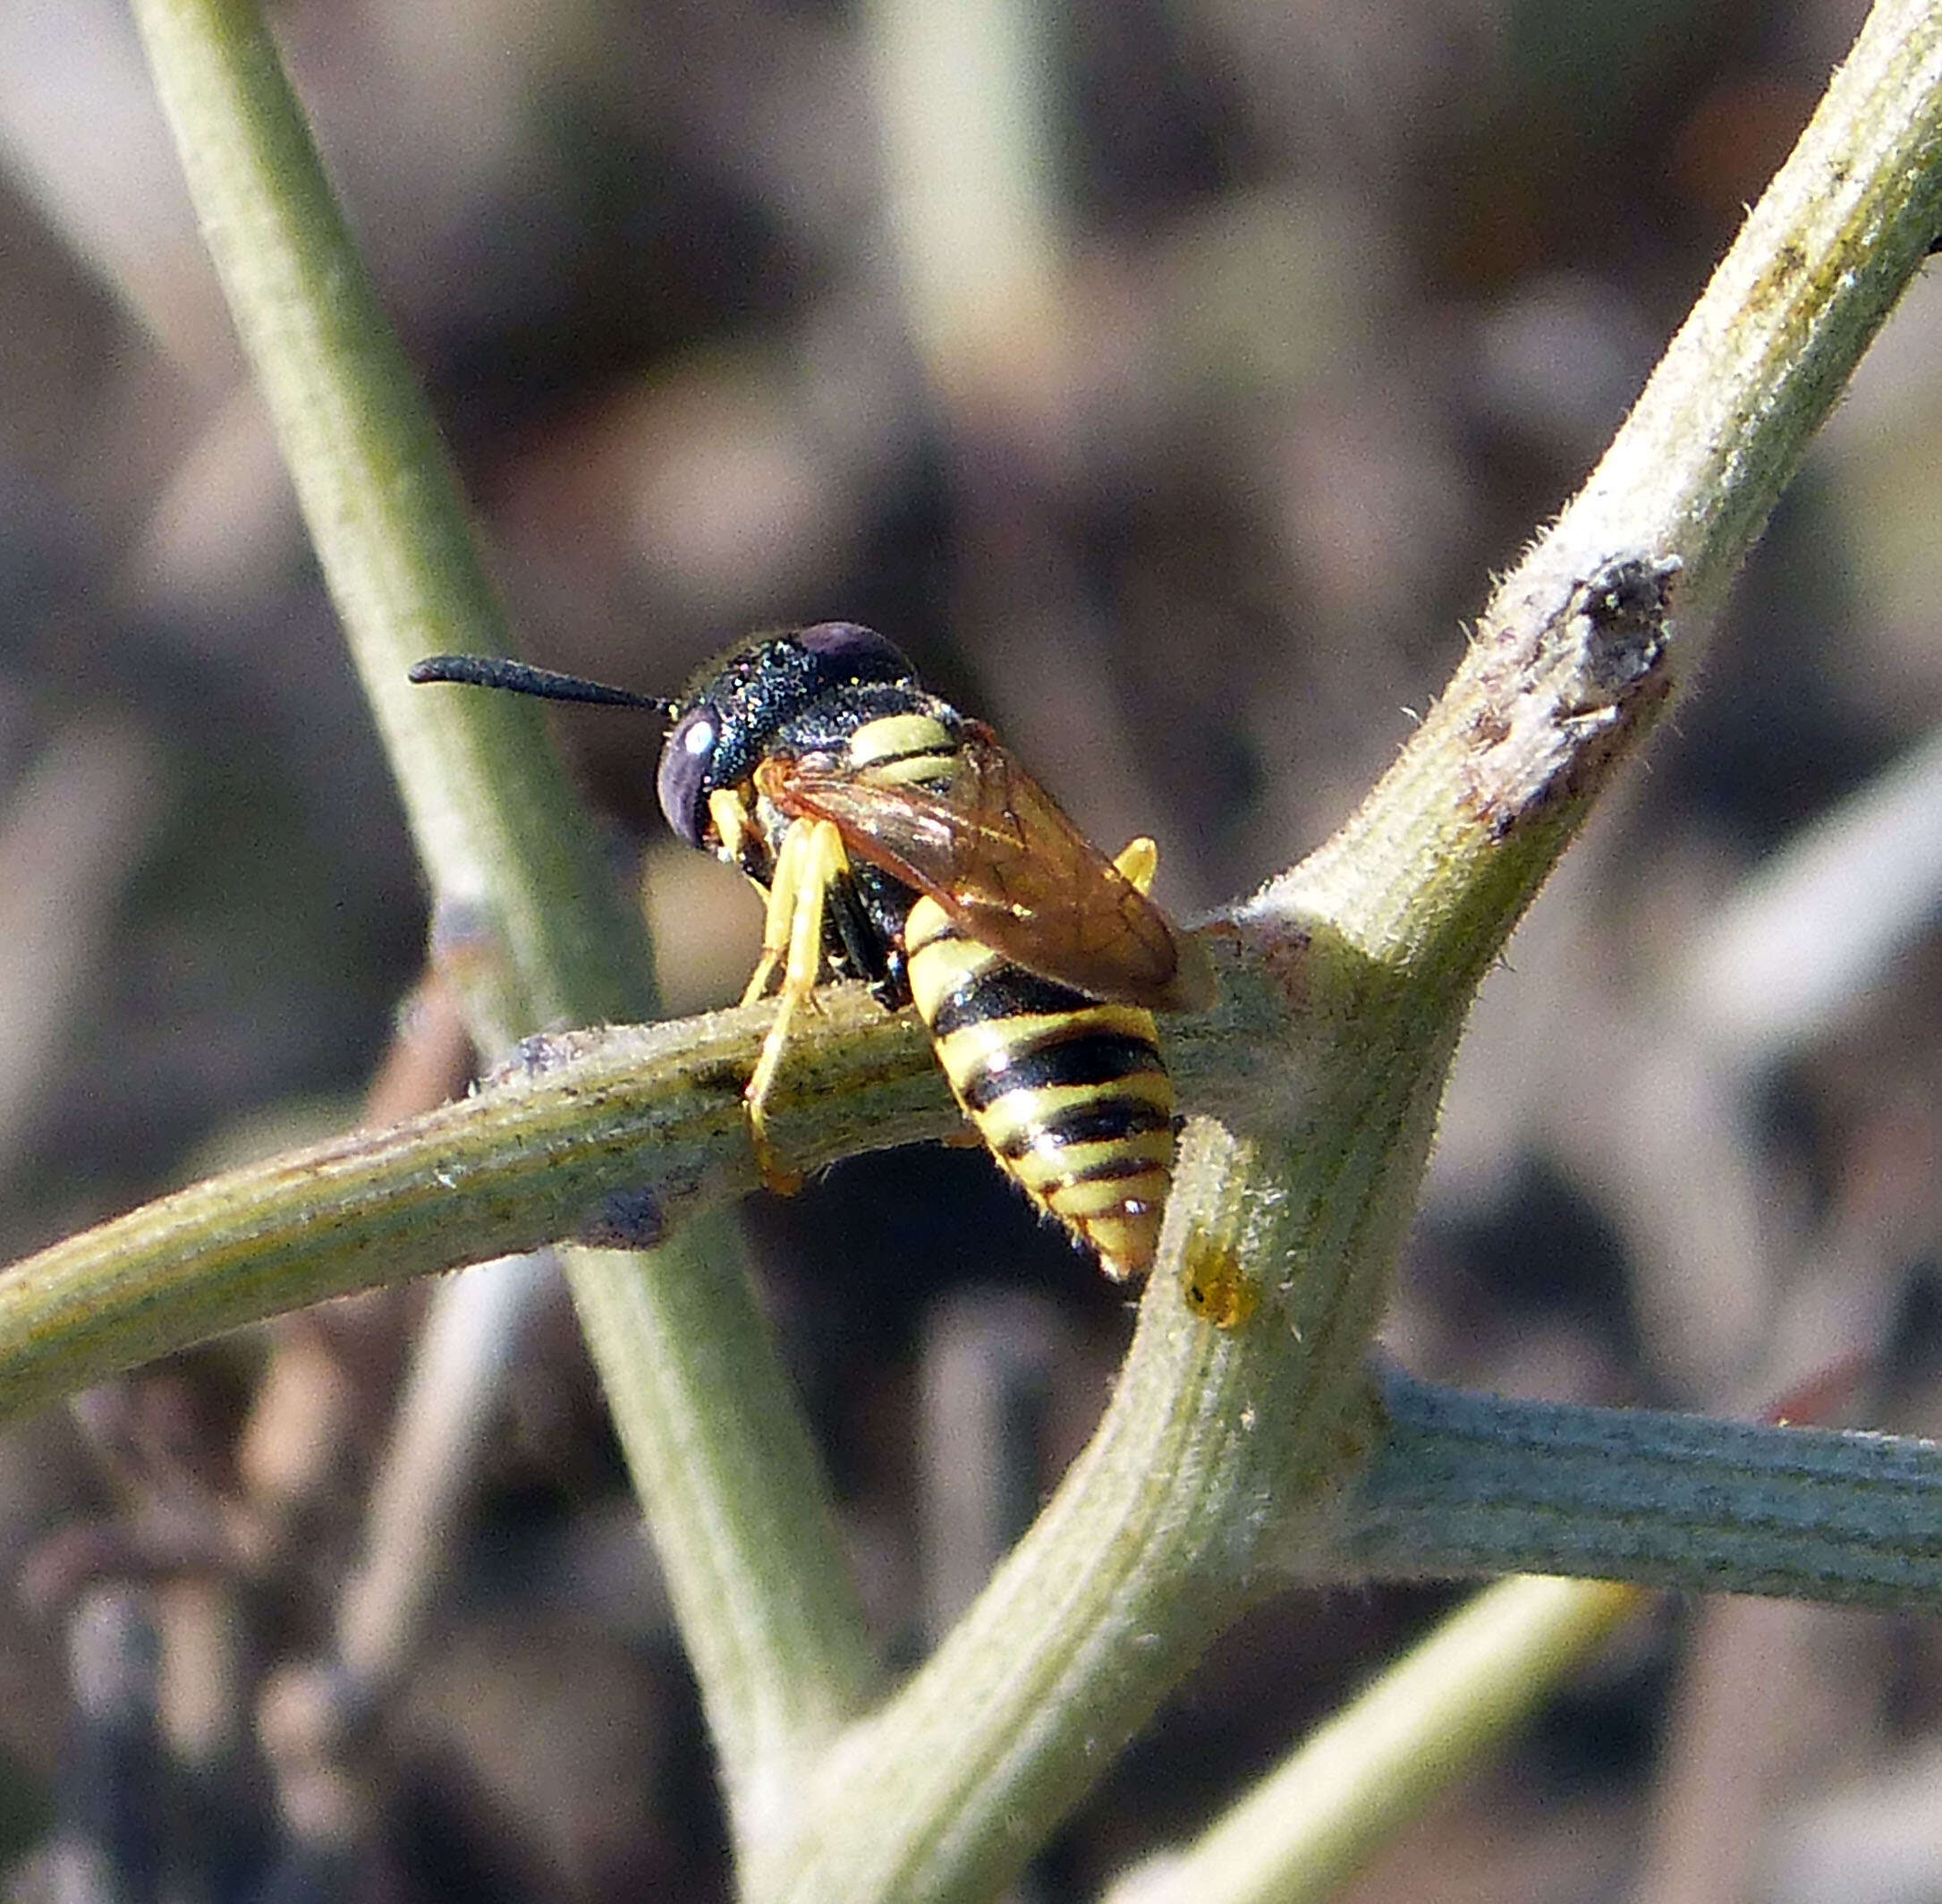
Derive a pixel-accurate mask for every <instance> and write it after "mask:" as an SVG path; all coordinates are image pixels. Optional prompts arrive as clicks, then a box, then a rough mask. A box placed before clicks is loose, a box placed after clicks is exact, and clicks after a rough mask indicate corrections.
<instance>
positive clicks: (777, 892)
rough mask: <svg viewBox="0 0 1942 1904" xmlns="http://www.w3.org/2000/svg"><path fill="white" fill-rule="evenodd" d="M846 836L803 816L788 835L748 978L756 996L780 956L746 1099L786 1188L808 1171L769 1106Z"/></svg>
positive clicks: (765, 1163)
mask: <svg viewBox="0 0 1942 1904" xmlns="http://www.w3.org/2000/svg"><path fill="white" fill-rule="evenodd" d="M849 865H850V862H849V857H848V855H847V854H845V853H844V850H843V836H842V835H841V834H840V833H838V832H837V831H836V829H835V827H833V826H832V825H831V824H830V823H829V821H828V820H796V821H794V822H793V824H792V825H791V826H790V828H789V830H788V831H787V832H786V833H784V835H783V837H782V846H780V848H779V849H778V850H777V852H776V871H775V873H774V875H773V877H772V878H771V880H770V881H769V888H768V912H767V918H766V920H765V922H764V923H763V928H762V962H761V964H760V965H758V966H757V967H756V971H755V977H754V978H753V979H751V981H750V983H749V990H748V993H747V995H746V996H745V997H744V999H743V1000H742V1002H743V1003H744V1004H747V1003H749V1002H751V1000H753V999H756V998H758V997H759V995H760V994H761V991H762V990H763V989H764V987H766V986H767V983H768V981H769V978H770V976H771V975H772V974H773V973H774V972H775V970H776V965H778V964H780V965H782V984H781V987H780V988H779V990H778V992H777V997H776V1018H775V1022H774V1023H773V1024H771V1025H770V1026H769V1028H768V1036H767V1038H765V1039H764V1040H763V1041H762V1055H761V1056H760V1058H758V1059H757V1060H756V1065H755V1070H754V1072H753V1074H752V1075H751V1077H750V1079H749V1084H748V1089H747V1090H746V1091H744V1092H742V1101H743V1102H744V1103H745V1104H746V1105H747V1106H748V1111H749V1135H750V1137H751V1140H752V1141H753V1143H754V1145H755V1159H756V1162H757V1163H758V1165H759V1167H760V1169H761V1172H762V1181H763V1183H764V1184H766V1185H767V1186H768V1187H769V1188H770V1189H771V1190H774V1191H776V1192H777V1193H778V1194H782V1195H784V1196H786V1195H787V1194H790V1192H792V1191H794V1190H798V1189H800V1188H801V1184H802V1179H801V1177H800V1176H798V1175H797V1174H796V1173H795V1172H794V1171H793V1170H791V1169H787V1168H786V1167H785V1166H784V1165H783V1164H782V1163H781V1161H780V1160H778V1159H777V1158H776V1153H775V1152H774V1151H772V1150H771V1149H770V1148H769V1143H768V1120H767V1115H766V1112H765V1106H766V1105H767V1101H768V1093H769V1091H770V1088H771V1087H772V1086H773V1085H774V1084H775V1082H776V1071H777V1070H778V1069H779V1068H780V1067H781V1064H782V1054H783V1052H784V1050H787V1049H788V1044H789V1024H790V1020H791V1019H792V1018H793V1017H794V1016H795V1013H796V1008H797V1007H798V1006H800V1005H801V1004H803V1003H804V1002H805V1001H810V1000H813V998H814V995H815V991H816V981H817V979H818V976H819V975H820V973H821V972H822V967H823V905H824V900H825V898H826V897H827V894H828V891H829V885H830V881H831V880H835V879H838V878H840V877H841V876H842V875H843V874H844V873H845V872H846V871H849Z"/></svg>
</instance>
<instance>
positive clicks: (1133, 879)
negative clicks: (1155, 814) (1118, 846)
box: [1113, 833, 1160, 895]
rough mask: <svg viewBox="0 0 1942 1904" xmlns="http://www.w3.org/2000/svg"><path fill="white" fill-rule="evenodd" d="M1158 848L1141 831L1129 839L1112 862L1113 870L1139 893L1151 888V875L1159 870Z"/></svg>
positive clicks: (1146, 891) (1142, 893) (1144, 892)
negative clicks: (1138, 835)
mask: <svg viewBox="0 0 1942 1904" xmlns="http://www.w3.org/2000/svg"><path fill="white" fill-rule="evenodd" d="M1159 864H1160V849H1159V848H1158V846H1155V845H1154V843H1153V842H1152V841H1151V840H1150V839H1149V838H1148V837H1146V835H1145V834H1144V833H1142V834H1141V836H1140V837H1139V838H1138V839H1129V840H1128V841H1127V842H1126V845H1125V847H1124V851H1122V853H1121V854H1120V855H1119V857H1118V858H1117V859H1116V860H1115V861H1114V862H1113V870H1114V871H1115V872H1117V873H1118V874H1119V876H1120V878H1121V879H1123V880H1125V882H1126V883H1127V885H1129V886H1130V887H1132V889H1133V890H1134V891H1135V892H1137V893H1140V894H1141V895H1144V894H1147V893H1149V892H1151V891H1152V890H1153V875H1154V874H1155V873H1156V872H1158V871H1159Z"/></svg>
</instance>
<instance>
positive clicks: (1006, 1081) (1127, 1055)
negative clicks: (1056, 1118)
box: [962, 1025, 1162, 1111]
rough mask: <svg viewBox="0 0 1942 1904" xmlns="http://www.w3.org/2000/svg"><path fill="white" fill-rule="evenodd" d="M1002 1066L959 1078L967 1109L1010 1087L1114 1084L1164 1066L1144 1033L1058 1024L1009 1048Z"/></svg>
mask: <svg viewBox="0 0 1942 1904" xmlns="http://www.w3.org/2000/svg"><path fill="white" fill-rule="evenodd" d="M1161 1068H1162V1066H1161V1064H1160V1054H1159V1053H1158V1051H1157V1050H1155V1049H1154V1047H1153V1044H1152V1042H1151V1041H1149V1040H1148V1039H1145V1038H1129V1037H1123V1036H1119V1035H1117V1034H1115V1033H1109V1032H1091V1033H1085V1032H1081V1033H1078V1034H1077V1035H1074V1033H1073V1032H1072V1031H1071V1030H1069V1029H1068V1028H1067V1027H1065V1026H1064V1025H1061V1026H1060V1027H1059V1028H1058V1029H1057V1030H1056V1031H1055V1032H1054V1033H1052V1034H1051V1036H1050V1037H1048V1038H1046V1039H1042V1040H1041V1041H1039V1043H1038V1044H1036V1045H1033V1046H1030V1047H1028V1048H1027V1049H1025V1050H1016V1051H1007V1052H1006V1053H1005V1064H1004V1066H1003V1067H1002V1068H996V1069H994V1068H990V1067H981V1068H979V1070H978V1071H977V1073H976V1074H975V1075H973V1076H971V1077H968V1078H966V1079H964V1080H963V1092H962V1095H963V1101H964V1108H965V1109H967V1110H973V1111H977V1110H982V1109H985V1107H986V1106H987V1105H988V1104H993V1103H996V1101H997V1100H998V1099H1000V1098H1002V1097H1004V1096H1005V1095H1006V1093H1007V1092H1013V1091H1044V1090H1047V1089H1048V1088H1050V1087H1053V1086H1056V1085H1059V1084H1117V1083H1118V1082H1119V1081H1120V1080H1121V1079H1122V1078H1127V1077H1133V1076H1136V1075H1139V1074H1140V1073H1141V1072H1143V1071H1158V1070H1160V1069H1161Z"/></svg>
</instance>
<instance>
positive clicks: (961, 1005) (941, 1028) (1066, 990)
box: [930, 934, 1098, 1044]
mask: <svg viewBox="0 0 1942 1904" xmlns="http://www.w3.org/2000/svg"><path fill="white" fill-rule="evenodd" d="M953 936H954V937H958V938H962V937H963V935H962V934H954V935H953ZM939 937H940V939H941V937H942V935H941V934H940V935H939ZM1097 1002H1098V1001H1097V1000H1096V999H1091V998H1089V997H1088V996H1087V995H1086V994H1085V993H1084V992H1082V991H1075V990H1073V988H1072V987H1071V986H1070V985H1061V984H1059V983H1057V982H1056V981H1055V980H1052V979H1042V978H1040V977H1039V974H1038V973H1036V972H1027V971H1026V970H1025V968H1024V967H1023V966H1022V965H1011V964H1009V963H1007V962H1006V961H1005V960H1003V959H999V960H998V961H996V963H995V964H993V965H988V966H986V967H985V969H984V970H983V971H982V972H979V973H974V974H973V975H972V976H971V978H970V979H968V980H966V981H965V982H964V983H963V984H962V985H960V986H959V987H958V988H957V990H954V992H953V993H952V994H951V996H950V997H949V998H947V999H945V1000H944V1002H943V1003H942V1004H941V1005H940V1006H938V1007H937V1017H936V1018H935V1019H933V1020H932V1021H931V1026H930V1035H931V1036H932V1037H933V1038H935V1039H936V1040H937V1042H938V1043H939V1044H942V1043H943V1042H944V1041H945V1040H946V1038H948V1037H949V1036H950V1035H951V1033H953V1032H957V1031H963V1029H964V1027H965V1026H966V1025H971V1024H997V1023H999V1022H1000V1021H1001V1020H1003V1019H1005V1018H1024V1017H1039V1016H1049V1015H1050V1014H1052V1013H1054V1012H1075V1011H1083V1010H1084V1009H1085V1008H1086V1007H1088V1006H1089V1005H1092V1004H1096V1003H1097Z"/></svg>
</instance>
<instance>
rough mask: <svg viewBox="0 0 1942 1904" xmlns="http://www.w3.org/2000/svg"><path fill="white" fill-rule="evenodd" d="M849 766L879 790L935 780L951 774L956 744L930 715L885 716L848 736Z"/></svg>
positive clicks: (869, 722)
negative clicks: (866, 775)
mask: <svg viewBox="0 0 1942 1904" xmlns="http://www.w3.org/2000/svg"><path fill="white" fill-rule="evenodd" d="M849 751H850V764H851V765H852V767H854V768H855V769H857V770H858V771H859V772H860V773H867V774H868V775H869V778H870V779H871V780H872V781H873V782H875V783H876V784H877V785H878V786H910V785H911V784H912V782H913V781H918V780H936V779H939V778H943V777H944V776H945V775H946V774H948V773H949V772H950V770H951V763H952V761H954V760H955V759H956V758H957V744H956V743H955V742H954V741H953V740H952V738H951V736H950V735H949V734H948V733H946V730H945V728H944V726H943V724H942V723H941V722H940V721H938V720H937V719H936V718H934V717H933V716H931V715H929V714H886V715H884V716H883V717H882V718H880V719H878V720H871V721H866V722H865V723H864V724H863V725H862V726H861V727H859V728H858V729H857V730H856V732H855V733H854V734H852V735H851V736H850V744H849Z"/></svg>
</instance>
